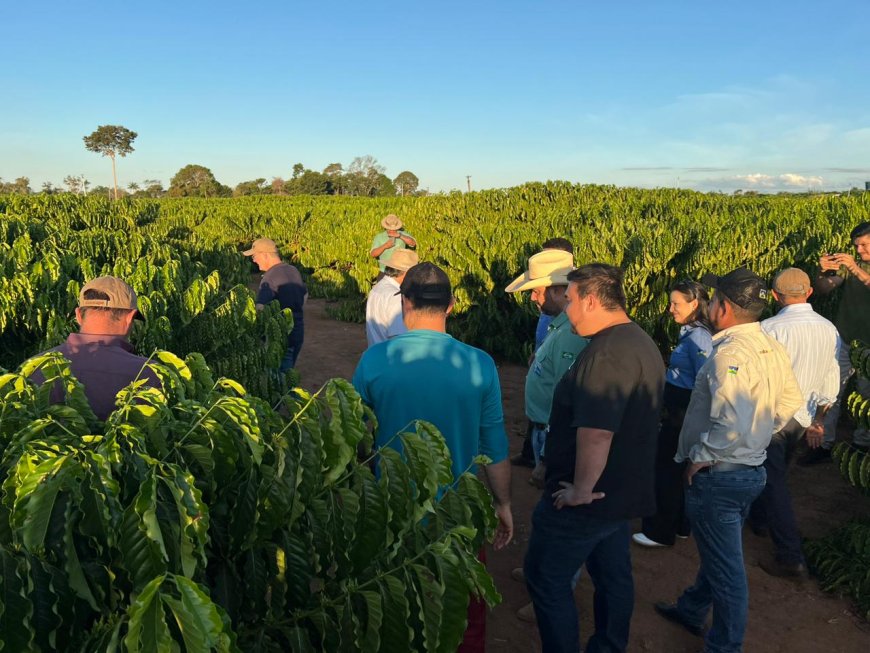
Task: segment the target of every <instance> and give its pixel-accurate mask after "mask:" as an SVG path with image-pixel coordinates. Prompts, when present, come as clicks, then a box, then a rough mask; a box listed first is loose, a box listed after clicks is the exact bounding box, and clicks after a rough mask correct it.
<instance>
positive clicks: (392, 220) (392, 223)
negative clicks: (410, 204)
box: [381, 213, 404, 230]
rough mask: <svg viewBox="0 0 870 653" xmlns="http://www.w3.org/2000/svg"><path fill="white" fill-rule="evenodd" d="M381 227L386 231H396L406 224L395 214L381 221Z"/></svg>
mask: <svg viewBox="0 0 870 653" xmlns="http://www.w3.org/2000/svg"><path fill="white" fill-rule="evenodd" d="M381 226H382V227H383V228H384V229H391V230H395V229H401V228H402V227H403V226H404V224H403V223H402V221H401V220H400V219H399V216H397V215H394V214H393V213H390V215H388V216H387V217H386V218H384V219H383V220H381Z"/></svg>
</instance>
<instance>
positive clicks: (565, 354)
mask: <svg viewBox="0 0 870 653" xmlns="http://www.w3.org/2000/svg"><path fill="white" fill-rule="evenodd" d="M548 242H549V241H548ZM573 269H574V257H573V256H572V255H571V254H570V253H569V252H567V251H564V250H558V249H548V250H544V251H542V252H538V253H537V254H535V255H534V256H532V257H531V258H529V262H528V271H527V272H525V273H524V274H521V275H520V276H519V277H517V278H516V279H515V280H514V281H513V282H511V283H510V285H508V287H507V288H505V292H511V293H513V292H522V291H525V290H531V291H532V301H533V302H534V303H535V304H536V305H537V306H538V309H539V310H540V311H541V316H542V317H543V316H547V317H548V318H550V319H549V322H550V324H549V328H548V333H547V337H546V338H545V339H544V341H543V343H542V344H541V346H540V347H538V349H537V351H536V352H535V355H534V356H533V357H532V362H531V365H530V366H529V371H528V373H527V374H526V389H525V411H526V417H527V418H528V420H529V425H530V428H529V437H528V438H527V439H528V441H530V442H531V444H532V450H533V455H534V460H535V469H534V471H533V472H532V475H531V478H530V479H529V483H531V484H532V485H535V486H536V487H543V481H544V475H545V470H546V467H545V465H544V445H545V442H546V437H547V431H548V429H549V426H548V422H549V421H550V409H551V408H552V405H553V389H554V388H555V387H556V383H558V381H559V379H561V378H562V376H563V375H564V374H565V372H567V371H568V368H569V367H571V365H572V364H573V363H574V360H575V359H576V358H577V355H578V354H579V353H580V352H581V351H582V350H583V348H584V347H585V346H586V344H587V343H588V342H589V341H588V340H586V338H581V337H580V336H578V335H577V334H576V333H574V331H573V330H572V329H571V323H570V322H569V321H568V316H567V315H566V314H565V306H566V305H567V299H566V298H565V290H566V289H567V287H568V273H569V272H571V270H573ZM511 576H512V577H513V578H515V579H517V580H523V575H522V568H519V569H514V570H513V571H512V572H511ZM516 614H517V617H519V618H520V619H521V620H523V621H530V622H533V621H534V620H535V612H534V607H533V606H532V604H531V603H529V604H527V605H524V606H523V607H521V608H520V609H519V610H517V612H516Z"/></svg>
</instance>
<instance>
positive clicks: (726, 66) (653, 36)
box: [0, 0, 870, 192]
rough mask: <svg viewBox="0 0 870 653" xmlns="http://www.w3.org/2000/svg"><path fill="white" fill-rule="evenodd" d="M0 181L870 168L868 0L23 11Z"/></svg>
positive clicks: (460, 183)
mask: <svg viewBox="0 0 870 653" xmlns="http://www.w3.org/2000/svg"><path fill="white" fill-rule="evenodd" d="M0 23H2V24H3V27H4V29H3V39H2V40H0V56H2V61H3V73H2V77H0V79H2V87H0V88H2V89H3V90H2V92H0V177H2V178H3V179H4V180H6V181H10V180H12V179H14V178H16V177H18V176H21V175H24V176H28V177H30V178H31V185H32V186H34V187H35V188H38V187H39V186H40V185H41V184H42V182H44V181H51V182H53V183H54V184H56V185H58V184H60V183H61V182H62V180H63V178H64V177H65V176H66V175H69V174H84V175H85V176H86V177H87V178H88V180H89V181H90V182H91V183H92V184H94V185H97V184H103V185H110V184H111V167H110V164H109V161H108V160H107V159H102V158H101V157H100V156H99V155H96V154H93V153H90V152H88V151H86V150H85V148H84V145H83V143H82V137H83V136H85V135H86V134H89V133H90V132H91V131H93V130H94V129H95V128H96V127H97V126H98V125H102V124H121V125H124V126H126V127H128V128H130V129H132V130H134V131H136V132H138V133H139V137H138V139H137V140H136V142H135V144H134V147H135V148H136V151H135V152H133V153H132V154H131V155H130V156H128V157H127V158H125V159H119V161H118V174H119V183H121V184H123V185H126V184H127V183H129V182H131V181H136V182H141V181H142V180H144V179H152V178H156V179H160V180H161V181H162V182H163V183H164V184H166V185H168V183H169V180H170V178H171V177H172V175H174V174H175V172H177V171H178V169H179V168H181V167H183V166H184V165H186V164H189V163H197V164H201V165H205V166H207V167H209V168H210V169H211V170H212V171H213V172H214V173H215V175H216V177H217V178H218V180H219V181H221V182H222V183H225V184H228V185H230V186H233V185H235V184H237V183H238V182H240V181H243V180H247V179H254V178H257V177H265V178H267V179H270V178H272V177H274V176H282V177H288V176H289V175H290V170H291V168H292V166H293V164H294V163H296V162H302V163H303V164H305V166H306V167H309V168H312V169H315V170H320V169H322V168H324V167H325V166H326V165H328V164H329V163H332V162H340V163H343V164H344V165H345V166H347V164H348V163H350V161H351V160H352V159H353V158H354V157H356V156H361V155H366V154H371V155H372V156H374V157H376V158H377V159H378V161H379V162H380V163H381V164H382V165H384V166H385V167H386V172H387V174H388V175H389V176H391V177H394V176H395V175H397V174H398V173H399V172H401V171H403V170H406V169H408V170H411V171H413V172H414V173H415V174H417V176H418V177H419V178H420V181H421V187H423V188H429V189H430V190H431V191H433V192H434V191H439V190H450V189H454V188H463V189H464V188H465V176H466V175H471V178H472V180H471V183H472V186H473V187H474V188H475V189H480V188H494V187H505V186H512V185H516V184H519V183H522V182H524V181H532V180H538V181H543V180H547V179H565V180H568V181H572V182H580V183H590V182H591V183H612V184H617V185H632V186H643V187H656V186H675V185H679V186H682V187H687V188H697V189H701V190H723V191H726V192H730V191H733V190H735V189H738V188H741V189H744V190H750V189H755V190H764V191H776V190H783V189H785V190H806V189H807V188H825V189H840V188H849V187H850V186H853V185H860V186H861V187H862V188H863V182H864V181H865V180H870V80H868V72H870V36H868V35H870V6H868V4H867V2H866V1H860V0H852V1H849V2H847V1H838V0H830V1H829V2H825V3H821V2H817V1H816V2H802V1H793V2H780V1H778V0H776V1H769V2H752V3H750V2H743V1H742V0H734V1H732V2H728V3H712V2H706V1H703V0H702V1H698V0H695V1H694V2H688V1H687V2H670V1H661V2H655V1H646V2H640V1H637V2H618V1H614V2H609V3H605V2H586V1H582V0H573V1H560V2H547V1H537V2H532V1H527V2H512V1H505V0H502V1H500V2H472V1H466V2H453V1H452V0H442V1H440V2H410V1H406V2H379V1H378V0H372V1H371V2H343V1H334V2H331V3H310V2H305V3H301V2H288V1H286V0H285V1H284V2H249V3H240V2H232V3H229V2H222V1H213V2H199V1H190V2H185V3H168V2H160V1H158V2H149V3H126V4H125V3H115V4H111V3H110V4H106V3H104V2H99V3H98V2H90V1H87V0H85V1H82V2H77V3H68V2H63V3H61V2H40V1H38V0H32V1H31V2H28V3H13V4H11V5H10V4H9V3H7V4H6V5H5V6H4V8H3V9H2V10H0Z"/></svg>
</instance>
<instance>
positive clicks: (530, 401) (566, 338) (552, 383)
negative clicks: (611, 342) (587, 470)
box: [526, 313, 589, 424]
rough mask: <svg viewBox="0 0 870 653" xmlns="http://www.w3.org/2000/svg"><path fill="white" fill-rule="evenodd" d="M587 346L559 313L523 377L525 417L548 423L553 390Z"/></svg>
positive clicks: (586, 341) (584, 340) (584, 339)
mask: <svg viewBox="0 0 870 653" xmlns="http://www.w3.org/2000/svg"><path fill="white" fill-rule="evenodd" d="M588 343H589V341H588V340H587V339H586V338H581V337H580V336H578V335H577V334H576V333H574V332H573V331H572V330H571V323H570V322H569V321H568V316H567V315H565V313H559V315H557V316H556V317H555V319H553V321H552V322H551V323H550V327H549V328H548V329H547V337H546V338H544V342H542V343H541V346H540V347H538V351H536V352H535V360H534V361H533V362H532V366H531V367H530V368H529V373H528V374H526V417H528V418H529V420H531V421H532V422H538V423H540V424H547V423H549V421H550V408H552V406H553V390H554V389H555V388H556V384H557V383H558V382H559V380H560V379H561V378H562V376H563V375H564V374H565V372H567V371H568V368H569V367H571V365H572V364H573V363H574V360H575V359H576V358H577V355H578V354H579V353H580V352H581V351H582V350H583V348H584V347H585V346H586V345H587V344H588Z"/></svg>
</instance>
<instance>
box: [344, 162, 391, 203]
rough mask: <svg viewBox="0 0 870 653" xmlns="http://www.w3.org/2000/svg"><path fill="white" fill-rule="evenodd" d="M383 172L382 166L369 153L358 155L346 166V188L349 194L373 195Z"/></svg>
mask: <svg viewBox="0 0 870 653" xmlns="http://www.w3.org/2000/svg"><path fill="white" fill-rule="evenodd" d="M382 174H384V166H382V165H380V164H379V163H378V160H377V159H376V158H375V157H373V156H372V155H371V154H366V155H365V156H358V157H356V158H355V159H354V160H353V161H351V163H350V165H349V166H348V167H347V175H345V178H346V180H347V188H348V191H349V192H350V194H351V195H366V196H370V195H375V194H376V193H377V189H378V186H379V185H380V183H381V179H380V176H381V175H382Z"/></svg>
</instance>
